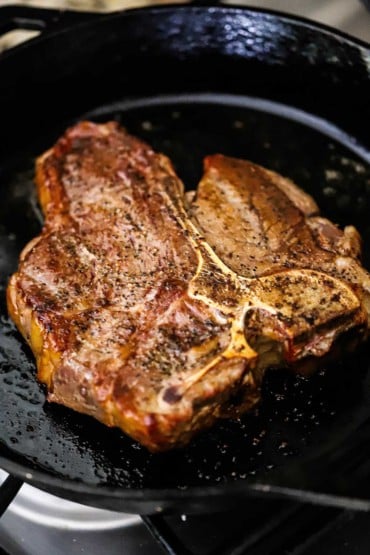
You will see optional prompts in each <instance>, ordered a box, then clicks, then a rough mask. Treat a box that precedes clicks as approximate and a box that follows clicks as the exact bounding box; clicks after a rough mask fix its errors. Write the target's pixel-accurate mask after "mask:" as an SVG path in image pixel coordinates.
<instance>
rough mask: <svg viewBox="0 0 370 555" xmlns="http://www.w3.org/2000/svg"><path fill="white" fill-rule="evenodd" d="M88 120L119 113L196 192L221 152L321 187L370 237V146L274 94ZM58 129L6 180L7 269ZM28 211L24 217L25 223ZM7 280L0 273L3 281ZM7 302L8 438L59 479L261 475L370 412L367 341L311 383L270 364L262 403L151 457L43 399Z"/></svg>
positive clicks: (197, 98) (33, 220) (140, 104)
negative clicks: (206, 163)
mask: <svg viewBox="0 0 370 555" xmlns="http://www.w3.org/2000/svg"><path fill="white" fill-rule="evenodd" d="M82 118H91V119H94V120H98V121H106V120H108V119H112V118H114V119H117V120H118V121H119V122H120V123H122V124H123V125H124V126H126V127H127V129H128V130H129V131H130V132H131V133H133V134H137V135H138V136H140V137H142V138H143V139H145V140H147V141H148V142H149V143H150V144H152V145H153V147H154V148H155V149H157V150H159V151H162V152H164V153H166V154H167V155H169V156H170V158H171V159H172V160H173V162H174V164H175V166H176V169H177V171H178V172H179V175H180V176H181V177H182V178H183V180H184V182H185V183H186V184H187V185H188V187H190V188H192V187H194V186H196V183H197V181H198V180H199V177H200V175H201V171H202V169H201V164H202V159H203V157H204V156H205V155H206V154H210V153H212V152H216V151H219V152H224V153H225V154H229V155H234V156H239V157H244V158H249V159H251V160H253V161H255V162H257V163H261V164H264V165H266V166H268V167H271V168H272V169H275V170H277V171H280V173H282V174H285V175H287V176H289V177H291V178H293V179H294V180H295V181H296V182H297V183H298V184H299V185H300V186H302V187H303V188H304V189H306V190H307V191H309V192H311V193H312V194H313V196H314V197H315V199H316V200H317V201H318V203H319V205H320V207H321V209H322V212H323V213H324V214H325V215H327V216H328V217H330V218H331V219H332V220H333V221H335V222H338V223H340V224H342V225H344V224H348V223H355V224H356V225H357V226H358V227H359V230H360V231H361V233H362V235H363V237H364V244H365V245H370V227H369V225H370V222H369V221H368V200H367V199H368V189H367V181H368V180H369V179H370V168H369V167H368V164H367V163H366V162H367V161H369V154H368V153H367V152H366V151H365V149H364V148H363V147H361V145H358V144H357V143H356V141H355V140H354V139H353V138H351V137H348V135H346V134H345V133H343V132H342V131H340V130H339V129H337V128H336V127H335V126H333V125H331V124H329V123H327V122H325V121H323V120H320V119H318V118H316V117H315V116H311V115H308V114H304V113H303V112H300V111H299V110H295V109H291V108H289V107H286V106H282V105H279V104H274V103H270V102H266V101H264V100H258V99H248V98H245V97H233V96H232V97H230V96H227V95H222V96H220V95H210V94H207V95H205V94H202V95H191V96H189V95H184V96H173V97H168V96H167V97H166V96H163V97H160V98H150V99H148V98H145V99H138V100H127V101H122V102H119V103H115V104H111V105H109V106H104V107H102V108H97V109H96V110H94V111H92V112H89V113H86V114H84V115H83V116H80V117H79V118H78V119H82ZM68 123H69V124H72V123H73V122H67V123H66V125H67V124H68ZM59 133H60V130H50V137H42V138H41V139H40V143H39V144H33V145H32V147H31V148H32V152H31V151H30V152H28V153H26V152H25V153H24V157H23V159H19V168H18V170H17V171H18V174H17V175H13V176H10V177H9V181H8V183H4V196H3V198H4V205H3V207H1V206H0V221H1V222H2V224H3V227H4V229H3V231H1V229H0V231H1V234H2V235H1V234H0V235H1V237H0V239H1V241H2V239H4V241H5V239H6V241H7V245H8V249H7V251H6V257H7V261H8V262H9V256H10V257H11V259H12V263H11V266H12V267H10V266H7V269H6V272H8V271H9V272H10V271H11V270H12V269H13V266H15V264H16V260H17V257H18V254H19V250H20V248H22V246H23V245H24V244H25V242H26V241H27V240H29V239H30V238H31V237H32V236H33V235H35V233H37V228H39V223H38V222H37V217H36V215H35V211H34V204H32V202H34V201H32V198H33V199H34V196H32V195H33V193H32V194H31V192H32V191H34V187H33V185H32V175H33V163H34V157H35V155H36V154H37V153H40V152H42V150H44V149H46V148H48V147H50V144H52V142H53V141H54V140H55V139H56V138H57V137H58V134H59ZM27 176H28V177H27ZM369 190H370V189H369ZM18 211H20V212H21V216H20V218H19V219H15V218H14V214H16V213H17V212H18ZM25 222H26V223H25ZM10 232H11V233H12V234H13V235H12V236H11V237H8V235H9V233H10ZM13 236H14V237H13ZM4 244H5V242H4ZM367 251H369V252H370V249H367ZM365 254H366V253H365ZM4 256H5V253H4ZM369 262H370V261H369V260H367V266H368V267H369ZM5 278H6V276H5V274H4V275H3V276H0V280H1V281H2V286H3V287H4V285H5V281H4V280H5ZM0 308H1V329H2V332H3V337H4V340H5V342H6V351H5V350H4V352H3V351H1V352H0V403H1V407H2V411H0V430H1V440H2V442H3V443H4V444H6V445H7V446H8V447H9V448H10V449H11V452H12V453H13V454H14V457H16V454H17V453H18V455H19V456H20V457H27V458H28V460H29V462H30V465H31V468H32V467H33V468H39V469H40V468H42V469H45V470H47V471H49V472H51V473H52V474H54V475H58V476H60V477H68V478H71V479H74V480H82V481H83V482H84V483H92V484H100V485H104V484H107V485H111V486H121V487H126V488H127V487H129V488H134V489H135V488H143V487H147V488H156V487H161V488H162V487H175V488H186V487H189V486H192V485H194V486H198V485H208V484H215V483H225V482H230V481H233V480H237V479H240V478H241V479H246V480H249V479H250V480H253V479H254V478H255V477H256V478H258V477H261V476H263V475H265V473H266V472H270V471H271V470H272V469H273V468H274V467H275V468H278V467H285V466H286V465H287V462H288V461H294V460H296V459H298V458H300V457H302V456H304V455H305V454H307V455H309V456H314V455H315V454H317V453H318V452H321V451H322V449H328V448H330V449H334V448H335V445H338V443H340V442H343V438H345V437H346V436H349V435H350V434H351V433H352V432H354V431H355V430H356V427H358V425H359V423H360V422H362V421H363V420H364V419H365V418H367V417H368V413H369V415H370V408H369V407H370V372H369V365H370V363H369V356H368V351H367V349H362V350H360V351H359V352H358V353H357V354H356V356H352V357H351V359H350V360H349V361H345V360H341V361H338V362H337V363H336V364H335V365H334V366H333V368H331V369H330V370H329V371H327V372H319V373H317V374H316V375H315V376H313V377H312V378H311V379H310V380H305V379H302V378H299V377H296V376H292V375H290V374H289V373H287V372H270V373H269V375H268V376H267V378H266V381H265V385H264V395H263V397H264V398H263V402H262V403H261V404H260V406H259V407H258V408H256V410H254V411H252V412H251V413H250V414H247V415H245V417H243V418H242V419H241V420H240V421H232V422H220V423H219V424H218V425H216V426H215V427H214V428H213V429H212V430H209V431H208V432H205V433H203V434H200V435H199V436H198V437H197V438H196V439H195V440H194V441H193V442H192V443H191V445H189V446H188V447H187V448H186V449H184V450H181V451H176V452H172V453H168V454H164V455H161V454H160V455H151V454H150V453H148V452H147V450H146V449H144V448H142V447H141V446H139V445H138V444H136V443H134V442H132V441H131V440H130V439H129V438H128V437H126V436H125V435H124V434H122V433H120V432H119V431H118V430H111V429H107V428H106V427H104V426H103V425H102V424H100V423H99V422H96V421H95V420H93V419H92V418H89V417H86V416H83V415H79V414H77V413H75V412H73V411H70V410H68V409H66V408H64V407H61V406H57V405H51V404H48V403H45V392H44V390H43V388H42V386H40V385H39V384H38V383H37V382H36V380H35V378H34V371H35V369H34V359H33V356H32V354H30V352H29V350H28V349H27V348H26V347H25V344H24V342H23V340H22V339H21V337H20V336H19V334H17V333H16V332H15V330H14V326H13V325H12V324H11V323H10V322H9V321H8V320H7V317H6V310H5V306H4V304H3V301H2V300H1V303H0ZM1 357H5V358H4V360H2V359H1ZM354 368H355V369H356V372H354V371H353V369H354ZM328 438H330V441H329V440H328ZM0 452H1V449H0Z"/></svg>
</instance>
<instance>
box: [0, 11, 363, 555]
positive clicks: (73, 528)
mask: <svg viewBox="0 0 370 555" xmlns="http://www.w3.org/2000/svg"><path fill="white" fill-rule="evenodd" d="M9 3H12V4H14V3H22V2H16V1H12V2H9V1H8V0H7V1H2V0H0V6H1V5H5V4H9ZM23 3H24V4H28V5H30V4H34V5H39V6H44V7H45V6H47V7H50V6H58V7H62V6H63V7H66V6H69V7H71V8H84V9H91V8H92V9H94V8H99V9H100V10H109V9H110V10H113V9H121V8H125V7H128V6H129V7H132V6H133V5H143V4H149V3H150V0H127V1H126V2H125V1H120V0H106V1H104V0H101V1H100V2H94V1H93V0H84V1H83V2H76V1H74V0H69V1H68V0H47V1H45V0H39V1H34V2H33V1H32V0H31V1H28V2H23ZM158 3H159V2H158ZM230 3H232V2H230ZM234 3H237V4H246V5H250V6H259V7H266V8H271V9H274V10H280V11H284V12H287V13H294V14H298V15H302V16H305V17H308V18H311V19H313V20H315V21H320V22H323V23H326V24H327V25H331V26H332V27H335V28H337V29H341V30H342V31H345V32H347V33H349V34H351V35H353V36H356V37H358V38H361V39H362V40H365V41H368V42H370V13H369V12H367V11H366V8H365V7H364V5H363V4H362V3H361V2H359V1H358V0H310V1H309V2H307V1H306V0H295V1H294V2H292V1H291V0H273V1H272V0H259V1H258V2H256V1H253V0H251V1H249V2H243V1H241V0H238V1H237V2H236V1H235V2H234ZM0 472H1V471H0ZM5 476H6V474H5V473H2V474H1V473H0V480H2V479H4V477H5ZM0 547H1V548H3V549H5V551H6V552H8V553H9V554H10V555H66V554H67V553H68V554H69V555H77V554H79V555H81V554H86V555H101V554H103V553H106V554H109V555H118V554H119V555H160V554H163V551H162V549H161V548H159V547H158V546H157V544H156V543H155V541H154V539H152V537H151V535H150V534H149V532H148V531H147V529H146V528H145V526H144V525H143V524H142V522H141V520H140V518H139V517H138V516H136V515H127V514H122V513H114V512H110V511H103V510H100V509H94V508H92V507H86V506H84V505H79V504H77V503H71V502H69V501H66V500H63V499H60V498H58V497H54V496H52V495H49V494H47V493H45V492H42V491H40V490H37V489H35V488H33V487H31V486H29V485H26V484H25V485H23V486H22V488H21V490H20V492H19V493H18V495H17V497H16V499H15V501H13V503H12V504H11V505H10V507H9V508H8V510H7V511H6V513H5V514H4V516H3V517H2V518H1V520H0Z"/></svg>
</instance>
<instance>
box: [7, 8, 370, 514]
mask: <svg viewBox="0 0 370 555" xmlns="http://www.w3.org/2000/svg"><path fill="white" fill-rule="evenodd" d="M15 27H21V28H37V29H40V30H43V31H44V32H43V33H42V34H41V36H40V37H38V38H36V39H34V40H32V41H30V42H28V43H26V44H23V45H21V46H19V47H17V48H14V49H12V50H11V51H8V52H5V53H3V54H2V55H1V56H0V149H1V152H0V184H1V202H0V269H1V270H0V275H1V284H0V287H1V295H0V307H1V314H0V319H1V320H0V321H1V344H0V384H1V385H0V466H1V467H2V468H3V469H5V470H6V471H8V472H10V473H11V474H12V475H13V476H15V477H18V478H22V479H23V480H25V481H27V482H29V483H32V484H34V485H36V486H37V487H39V488H42V489H45V490H47V491H49V492H51V493H56V494H59V495H61V496H63V497H66V498H69V499H75V500H78V501H80V502H83V503H86V504H91V505H95V506H100V507H106V508H110V509H116V510H121V511H130V512H140V513H152V512H156V511H163V510H165V511H170V510H171V511H184V512H203V511H215V510H220V509H226V508H229V507H231V506H233V505H235V504H237V503H243V500H245V499H246V497H247V496H251V495H257V494H258V495H262V494H265V495H268V496H270V497H271V496H276V495H281V496H287V497H294V498H299V499H302V500H305V501H312V502H316V503H326V504H335V505H341V506H348V507H351V508H358V509H365V510H368V509H370V488H369V486H368V483H369V480H368V476H369V475H370V464H369V463H368V460H369V455H370V357H369V354H370V353H369V348H368V346H365V347H363V348H362V349H360V350H359V351H358V353H356V355H351V357H348V358H347V359H343V360H340V361H338V362H337V363H335V364H333V365H332V367H328V368H326V369H325V371H322V372H320V373H318V374H316V375H315V376H314V377H312V378H311V379H309V380H307V379H303V378H299V377H296V376H293V375H290V374H289V373H287V372H282V371H279V372H277V371H275V372H274V371H271V372H270V373H269V375H268V376H267V378H266V380H265V384H264V394H263V401H262V403H261V404H260V406H259V407H258V408H257V409H256V410H255V411H253V412H252V413H251V414H247V415H246V416H245V417H244V418H243V419H241V420H240V421H232V422H222V423H220V424H219V425H217V426H215V427H214V428H213V429H212V430H210V431H208V432H204V433H202V434H200V435H199V436H198V437H197V438H196V439H195V440H194V441H193V442H192V443H191V445H190V446H189V447H188V448H186V449H183V450H178V451H174V452H171V453H168V454H161V455H151V454H149V453H148V452H147V451H146V450H145V449H144V448H142V447H140V446H139V445H138V444H136V443H134V442H133V441H131V440H130V439H129V438H128V437H126V436H125V435H124V434H122V433H120V432H119V431H118V430H114V429H113V430H111V429H108V428H106V427H104V426H103V425H101V424H99V423H98V422H96V421H94V420H93V419H91V418H88V417H85V416H82V415H79V414H77V413H75V412H72V411H70V410H68V409H66V408H64V407H60V406H56V405H50V404H48V403H45V391H44V389H43V387H42V386H40V385H39V384H38V383H37V382H36V380H35V366H34V361H33V357H32V355H31V354H30V351H29V349H28V348H27V346H26V345H25V343H24V341H23V340H22V339H21V337H20V335H19V334H18V333H17V331H16V330H15V328H14V326H13V324H12V323H11V322H10V321H9V319H8V317H7V313H6V306H5V300H4V295H5V287H6V283H7V280H8V277H9V275H10V274H11V273H12V272H13V271H14V270H15V268H16V266H17V259H18V255H19V252H20V250H21V249H22V247H23V246H24V245H25V244H26V242H27V241H28V240H29V239H30V238H31V237H33V236H34V235H35V234H37V233H38V231H39V230H40V226H41V221H40V215H39V211H38V208H37V202H36V199H35V193H34V189H33V184H32V177H33V163H34V158H35V156H37V155H38V154H39V153H41V152H42V151H43V150H45V149H46V148H48V147H49V146H50V145H51V144H52V143H53V142H54V141H55V139H56V138H57V137H58V135H60V134H61V133H62V132H63V130H64V129H65V127H66V126H68V125H70V124H72V123H73V122H75V121H77V120H79V119H81V118H91V119H93V120H96V121H105V120H109V119H116V120H118V121H120V122H121V123H122V124H124V125H125V126H126V127H127V128H128V129H129V130H130V131H131V132H132V133H134V134H137V135H138V136H140V137H142V138H143V139H146V140H148V141H149V142H150V143H151V144H152V145H153V146H154V147H155V148H156V149H158V150H160V151H163V152H165V153H166V154H168V155H169V156H170V157H171V158H172V160H173V161H174V163H175V165H176V168H177V170H178V173H179V174H180V176H181V177H182V178H183V180H184V181H185V183H186V185H187V187H188V188H193V187H194V186H195V185H196V183H197V181H198V180H199V177H200V175H201V162H202V159H203V157H204V156H205V155H206V154H210V153H214V152H223V153H225V154H230V155H233V156H240V157H244V158H249V159H251V160H253V161H255V162H258V163H261V164H264V165H266V166H268V167H270V168H273V169H275V170H277V171H279V172H281V173H282V174H285V175H287V176H290V177H291V178H293V179H294V180H295V181H296V182H297V183H299V184H300V185H301V186H302V187H304V188H305V189H306V190H307V191H309V192H311V193H312V194H313V195H314V197H315V198H316V200H317V201H318V203H319V205H320V206H321V207H322V211H323V213H324V214H325V215H327V216H328V217H329V218H331V219H332V220H334V221H335V222H338V223H339V224H341V225H343V224H347V223H355V224H356V225H357V226H358V228H359V230H360V231H361V233H362V234H363V237H364V244H365V264H366V265H367V266H369V264H370V219H369V216H368V212H369V195H370V181H369V178H370V168H369V162H370V153H369V148H370V136H369V125H370V50H369V48H368V47H366V45H365V44H361V43H360V42H359V41H355V40H354V39H350V38H349V37H347V36H345V35H343V34H339V33H335V32H334V31H333V30H331V29H329V28H326V27H321V26H317V25H314V24H312V23H311V22H309V21H307V20H302V19H298V18H290V17H287V16H285V15H281V14H278V13H273V12H268V11H262V10H257V9H245V8H244V9H242V8H235V7H220V6H214V7H212V6H206V5H204V6H198V7H195V6H182V7H180V6H176V7H175V6H169V7H162V8H146V9H138V10H132V11H126V12H120V13H114V14H110V15H104V16H102V15H100V16H98V15H94V14H74V13H71V12H57V11H53V10H36V9H26V8H19V7H17V8H16V7H8V8H1V9H0V32H2V33H4V32H6V31H8V30H10V29H12V28H15Z"/></svg>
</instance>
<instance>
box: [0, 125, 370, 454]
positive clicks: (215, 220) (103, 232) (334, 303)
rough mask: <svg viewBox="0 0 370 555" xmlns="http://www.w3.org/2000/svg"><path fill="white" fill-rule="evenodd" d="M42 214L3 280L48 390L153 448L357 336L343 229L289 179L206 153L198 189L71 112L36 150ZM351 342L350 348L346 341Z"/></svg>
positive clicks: (163, 161)
mask: <svg viewBox="0 0 370 555" xmlns="http://www.w3.org/2000/svg"><path fill="white" fill-rule="evenodd" d="M36 183H37V188H38V194H39V200H40V204H41V207H42V209H43V212H44V215H45V225H44V228H43V230H42V232H41V234H40V235H39V236H38V237H36V238H35V239H33V240H32V241H31V242H30V243H29V244H28V245H27V246H26V247H25V249H24V250H23V252H22V254H21V257H20V264H19V268H18V271H17V272H16V273H15V274H14V275H13V276H12V277H11V279H10V282H9V286H8V307H9V312H10V314H11V316H12V318H13V319H14V321H15V323H16V324H17V326H18V328H19V329H20V331H21V332H22V334H23V335H24V337H25V339H26V340H27V341H28V342H29V344H30V345H31V348H32V350H33V352H34V354H35V357H36V361H37V369H38V378H39V379H40V380H41V381H42V382H44V383H45V384H46V385H47V388H48V399H49V400H50V401H55V402H57V403H61V404H64V405H66V406H68V407H71V408H73V409H75V410H77V411H80V412H84V413H87V414H90V415H92V416H94V417H96V418H97V419H99V420H101V421H102V422H104V423H105V424H107V425H109V426H119V427H120V428H121V429H122V430H124V431H125V432H126V433H127V434H129V435H131V436H132V437H133V438H135V439H136V440H138V441H140V442H141V443H142V444H144V445H146V446H147V447H148V448H149V449H151V450H153V451H157V450H165V449H169V448H171V447H174V446H180V445H184V444H186V443H187V442H188V441H189V440H190V438H191V437H192V436H193V435H194V433H195V432H196V431H197V430H200V429H203V428H206V427H208V426H210V425H211V424H212V423H213V422H214V421H215V420H216V419H217V418H219V417H222V416H227V415H230V414H235V412H236V413H240V412H243V411H245V410H247V409H248V408H250V407H251V406H252V405H253V404H254V403H256V402H257V401H258V399H259V398H260V393H259V387H260V383H261V380H262V377H263V374H264V371H265V370H266V368H267V367H268V366H271V365H281V364H286V365H290V366H292V367H295V368H297V369H298V370H301V371H306V370H307V369H309V368H310V367H311V366H312V362H314V364H313V365H314V366H315V365H316V361H318V360H321V359H322V357H324V356H325V355H327V354H328V353H331V352H333V350H334V349H335V347H336V345H338V343H339V342H338V341H337V338H339V337H340V339H341V341H340V344H342V343H343V342H344V341H343V339H344V338H345V337H348V341H347V343H348V345H351V344H352V343H353V338H355V341H359V340H362V339H364V338H365V337H366V335H367V331H368V325H369V324H368V314H369V312H370V310H369V298H370V297H369V292H370V279H369V275H368V274H367V272H366V271H365V270H364V269H363V268H362V267H361V265H360V263H359V261H358V258H359V254H360V239H359V236H358V234H357V232H356V230H355V229H354V228H352V227H348V228H346V229H345V230H344V232H342V231H340V230H339V229H338V228H337V227H336V226H334V225H333V224H331V223H330V222H329V221H328V220H325V219H323V218H321V217H319V216H318V209H317V207H316V205H315V203H314V201H313V200H312V199H311V197H309V196H308V195H306V194H305V193H303V192H302V191H301V190H300V189H299V188H298V187H296V186H295V185H294V184H293V183H292V182H290V181H289V180H287V179H284V178H282V177H281V176H279V175H277V174H275V173H273V172H270V171H268V170H265V169H263V168H261V167H259V166H257V165H254V164H252V163H249V162H246V161H241V160H236V159H232V158H227V157H224V156H221V155H215V156H211V157H208V158H207V159H206V161H205V174H204V177H203V179H202V180H201V182H200V184H199V188H198V190H197V192H196V194H195V195H185V194H184V189H183V185H182V183H181V181H180V180H179V178H178V177H177V176H176V174H175V172H174V170H173V168H172V165H171V163H170V161H169V160H168V158H166V157H165V156H164V155H161V154H157V153H155V152H154V151H153V150H152V149H151V148H150V147H149V146H148V145H146V144H144V143H143V142H141V141H139V140H138V139H136V138H134V137H132V136H130V135H129V134H128V133H126V132H125V130H123V129H121V128H120V127H119V126H118V125H117V124H115V123H107V124H101V125H98V124H94V123H90V122H82V123H79V124H77V125H76V126H75V127H73V128H71V129H69V130H68V131H67V132H66V133H65V135H64V136H63V137H62V138H61V139H60V140H59V141H58V142H57V143H56V145H55V146H54V147H53V148H52V149H51V150H49V151H47V152H46V153H45V154H44V155H42V156H41V157H40V158H39V159H38V160H37V167H36ZM351 342H352V343H351Z"/></svg>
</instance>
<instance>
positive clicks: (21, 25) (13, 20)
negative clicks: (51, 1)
mask: <svg viewBox="0 0 370 555" xmlns="http://www.w3.org/2000/svg"><path fill="white" fill-rule="evenodd" d="M101 15H102V14H99V13H92V12H74V11H71V10H56V9H44V8H33V7H30V6H2V7H0V36H2V35H4V34H5V33H8V32H9V31H13V30H15V29H22V30H30V31H41V32H44V31H47V30H49V29H55V28H58V27H68V26H69V25H73V24H76V23H82V22H84V21H89V20H91V19H93V18H97V17H99V16H100V17H101Z"/></svg>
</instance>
